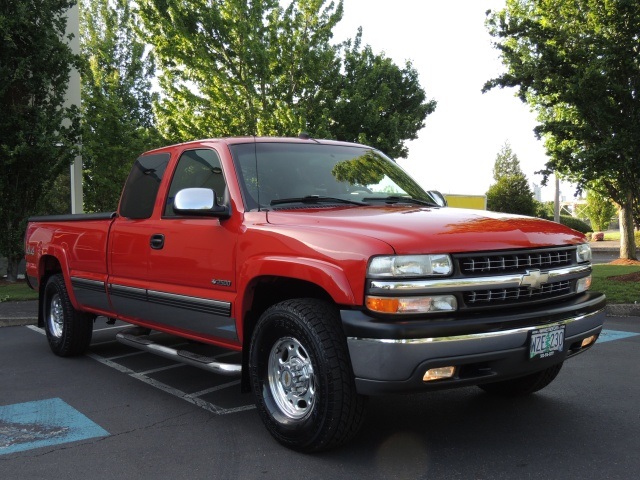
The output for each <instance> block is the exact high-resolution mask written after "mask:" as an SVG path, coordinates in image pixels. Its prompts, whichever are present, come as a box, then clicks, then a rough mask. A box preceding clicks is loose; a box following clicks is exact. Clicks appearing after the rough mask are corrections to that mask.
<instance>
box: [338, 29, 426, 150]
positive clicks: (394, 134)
mask: <svg viewBox="0 0 640 480" xmlns="http://www.w3.org/2000/svg"><path fill="white" fill-rule="evenodd" d="M361 40H362V30H361V29H360V30H359V31H358V34H357V36H356V38H355V40H354V41H353V42H351V41H347V42H346V44H345V51H344V56H343V66H344V73H343V75H342V76H341V78H340V85H339V90H338V91H337V92H336V95H335V98H336V99H337V101H336V105H335V109H334V110H333V112H329V117H328V119H331V121H330V122H329V126H328V128H329V131H330V133H331V135H332V136H333V137H334V138H336V139H338V140H345V141H350V142H359V143H363V144H366V145H373V146H375V147H377V148H379V149H380V150H382V151H383V152H385V153H386V154H388V155H390V156H392V157H394V158H398V157H401V158H406V157H407V154H408V150H407V147H406V146H405V144H404V141H405V140H414V139H416V138H417V133H418V131H419V130H420V129H422V127H424V119H425V118H426V117H427V115H429V114H430V113H432V112H433V111H434V110H435V107H436V102H435V101H433V100H427V98H426V94H425V92H424V91H423V90H422V88H420V83H419V81H418V73H417V72H416V70H415V69H414V68H413V67H412V65H411V63H410V62H407V63H406V64H405V66H404V68H402V69H401V68H399V67H398V66H397V65H395V64H394V63H393V62H392V61H391V59H389V58H386V57H385V56H384V54H375V53H374V52H373V51H372V49H371V47H370V46H368V45H367V46H365V47H361Z"/></svg>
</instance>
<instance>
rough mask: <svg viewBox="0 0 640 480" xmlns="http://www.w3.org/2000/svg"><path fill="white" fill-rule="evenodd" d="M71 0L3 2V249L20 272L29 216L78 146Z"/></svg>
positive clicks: (0, 9) (0, 120) (0, 207)
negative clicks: (70, 95)
mask: <svg viewBox="0 0 640 480" xmlns="http://www.w3.org/2000/svg"><path fill="white" fill-rule="evenodd" d="M74 3H75V2H73V1H69V0H39V1H34V0H12V1H10V2H2V3H0V32H2V47H0V111H1V112H2V114H1V115H0V155H1V160H0V253H1V254H3V255H4V256H6V257H7V258H8V260H9V271H8V277H9V278H10V279H15V275H16V273H17V264H18V262H19V261H20V259H21V257H22V255H23V245H22V242H23V237H24V229H25V225H26V219H27V217H28V216H29V215H32V214H33V213H35V211H36V210H37V205H38V202H39V200H40V199H41V198H42V196H43V193H44V192H45V191H46V190H47V189H48V188H49V186H50V185H51V183H52V182H53V181H54V180H55V179H56V178H57V177H58V176H59V175H60V173H61V172H62V171H63V170H65V169H68V168H69V165H70V164H71V162H72V161H73V158H74V157H75V155H76V153H77V141H78V134H79V115H78V109H77V107H75V106H71V107H65V106H64V100H65V93H66V90H67V85H68V82H69V75H70V72H71V68H72V66H74V65H76V64H77V57H76V56H74V55H73V53H72V52H71V49H70V48H69V46H68V45H67V39H66V38H65V29H66V23H67V19H66V14H67V11H68V10H69V8H71V7H72V6H73V5H74Z"/></svg>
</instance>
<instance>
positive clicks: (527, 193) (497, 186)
mask: <svg viewBox="0 0 640 480" xmlns="http://www.w3.org/2000/svg"><path fill="white" fill-rule="evenodd" d="M487 209H488V210H491V211H493V212H505V213H516V214H519V215H528V216H530V217H533V216H535V214H536V204H535V201H534V199H533V194H532V193H531V188H530V187H529V182H528V181H527V178H526V177H525V176H524V175H509V176H506V177H500V178H499V179H498V181H497V182H496V183H494V184H493V185H491V186H490V187H489V190H488V191H487Z"/></svg>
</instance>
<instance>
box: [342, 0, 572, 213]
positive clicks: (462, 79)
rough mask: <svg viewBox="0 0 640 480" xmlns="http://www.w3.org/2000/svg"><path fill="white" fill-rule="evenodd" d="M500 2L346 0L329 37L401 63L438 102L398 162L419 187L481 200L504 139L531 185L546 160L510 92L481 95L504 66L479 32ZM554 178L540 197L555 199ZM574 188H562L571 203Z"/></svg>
mask: <svg viewBox="0 0 640 480" xmlns="http://www.w3.org/2000/svg"><path fill="white" fill-rule="evenodd" d="M504 4H505V2H504V0H456V1H451V0H449V1H446V0H393V1H389V0H344V15H343V18H342V21H341V22H340V23H339V24H338V25H337V26H336V27H335V28H334V30H333V32H334V40H336V41H342V40H345V39H347V38H353V37H355V35H356V33H357V29H358V27H359V26H361V27H362V43H363V45H366V44H368V45H371V47H372V49H373V51H374V52H375V53H382V52H384V54H385V55H386V56H387V57H389V58H391V59H393V61H394V62H395V63H396V64H397V65H398V66H402V67H403V66H404V64H405V62H406V61H407V60H409V61H411V63H412V65H413V68H415V69H416V71H417V72H418V74H419V80H420V85H421V86H422V88H423V89H424V90H425V92H426V94H427V98H429V99H433V100H435V101H436V102H437V107H436V110H435V112H434V113H432V114H430V115H429V116H428V117H427V119H426V121H425V127H424V128H423V129H422V130H420V132H419V133H418V139H417V140H412V141H409V142H408V143H407V145H408V147H409V156H408V158H407V159H406V160H405V159H399V163H400V165H401V166H402V167H403V168H404V169H405V170H407V171H408V172H409V173H410V174H411V175H412V176H413V177H414V178H415V179H416V180H417V181H418V183H420V184H421V185H422V186H423V187H425V188H427V189H430V190H431V189H435V190H440V191H441V192H442V193H454V194H472V195H482V194H485V193H486V192H487V190H488V189H489V186H490V185H491V184H492V183H493V182H494V180H493V165H494V162H495V159H496V155H497V154H498V152H499V151H500V149H501V148H502V146H503V145H504V144H505V142H506V141H508V142H509V143H510V144H511V148H512V150H513V152H514V153H515V154H516V155H517V156H518V159H519V160H520V166H521V168H522V171H523V172H524V174H525V175H526V176H527V178H528V180H529V184H531V185H532V184H533V183H535V184H538V185H539V184H540V183H541V182H542V176H540V175H536V174H535V173H534V172H536V171H538V170H541V169H542V168H543V167H544V165H545V163H546V161H547V156H546V154H545V150H544V146H543V142H542V141H540V140H537V139H536V137H535V135H534V133H533V129H534V127H535V126H536V119H535V114H534V113H532V112H531V111H530V110H529V107H528V106H527V105H526V104H524V103H522V102H521V101H520V100H519V99H518V98H517V97H516V96H515V93H516V92H515V89H493V90H491V91H489V92H488V93H484V94H483V93H482V92H481V90H482V87H483V85H484V83H485V82H486V81H487V80H489V79H491V78H495V77H497V76H499V75H500V73H502V72H503V71H504V67H503V65H502V63H501V61H500V58H499V52H498V50H496V49H495V48H494V47H493V46H492V37H491V36H490V35H489V33H488V32H487V29H486V27H485V24H484V22H485V18H486V16H485V12H486V11H487V10H489V9H491V10H500V9H502V8H503V7H504ZM553 184H554V181H553V178H552V179H550V182H549V186H548V187H546V188H543V190H542V200H543V201H547V200H553V196H554V189H553ZM573 194H574V190H573V188H572V187H571V186H570V185H565V184H563V185H562V186H561V195H562V196H564V197H567V200H570V199H571V198H572V197H573Z"/></svg>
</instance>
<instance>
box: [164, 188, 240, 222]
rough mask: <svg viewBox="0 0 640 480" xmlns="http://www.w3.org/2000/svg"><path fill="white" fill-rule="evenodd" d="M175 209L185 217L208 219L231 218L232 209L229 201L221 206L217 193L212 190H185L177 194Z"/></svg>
mask: <svg viewBox="0 0 640 480" xmlns="http://www.w3.org/2000/svg"><path fill="white" fill-rule="evenodd" d="M173 209H174V211H175V212H176V213H181V214H183V215H200V216H203V215H204V216H208V217H219V218H229V217H230V216H231V209H230V208H229V201H228V200H227V201H226V202H225V204H224V205H219V204H218V200H217V198H216V192H214V191H213V190H211V189H210V188H185V189H184V190H180V191H179V192H178V193H177V194H176V198H175V199H174V201H173Z"/></svg>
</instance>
